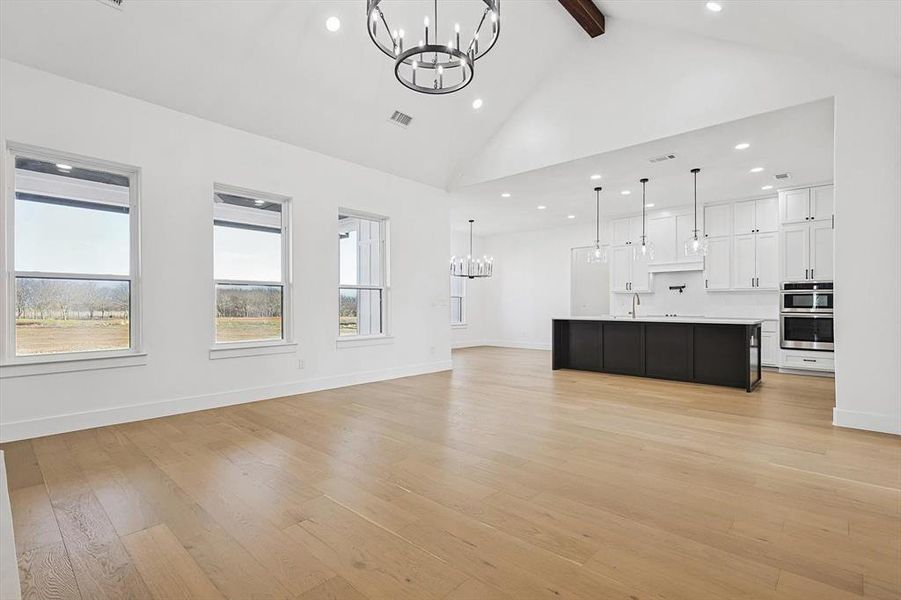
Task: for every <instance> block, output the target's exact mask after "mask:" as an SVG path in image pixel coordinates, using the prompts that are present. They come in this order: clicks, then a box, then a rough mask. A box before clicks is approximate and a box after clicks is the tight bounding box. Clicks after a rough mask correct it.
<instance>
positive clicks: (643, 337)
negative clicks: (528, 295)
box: [552, 319, 761, 392]
mask: <svg viewBox="0 0 901 600" xmlns="http://www.w3.org/2000/svg"><path fill="white" fill-rule="evenodd" d="M552 364H553V368H554V369H576V370H580V371H598V372H602V373H616V374H620V375H637V376H640V377H653V378H657V379H672V380H676V381H691V382H695V383H709V384H714V385H724V386H730V387H738V388H744V389H746V390H747V391H749V392H750V391H751V390H753V389H754V388H755V387H756V386H757V384H758V383H759V382H760V376H761V373H760V323H745V324H732V323H729V324H723V323H704V322H696V323H695V322H692V323H684V322H679V323H672V322H665V321H663V322H661V321H642V320H634V321H630V320H626V319H621V320H619V319H618V320H612V319H610V320H605V319H598V320H590V319H554V321H553V357H552Z"/></svg>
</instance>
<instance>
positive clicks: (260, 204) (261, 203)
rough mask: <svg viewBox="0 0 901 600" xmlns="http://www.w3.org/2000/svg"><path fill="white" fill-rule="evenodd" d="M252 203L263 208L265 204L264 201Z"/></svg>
mask: <svg viewBox="0 0 901 600" xmlns="http://www.w3.org/2000/svg"><path fill="white" fill-rule="evenodd" d="M253 203H254V204H256V205H257V206H263V205H264V204H266V201H265V200H254V201H253Z"/></svg>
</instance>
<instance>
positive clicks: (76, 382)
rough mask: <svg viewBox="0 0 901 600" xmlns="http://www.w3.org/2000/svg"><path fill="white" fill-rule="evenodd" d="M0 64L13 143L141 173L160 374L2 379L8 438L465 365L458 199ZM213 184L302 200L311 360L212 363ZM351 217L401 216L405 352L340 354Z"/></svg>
mask: <svg viewBox="0 0 901 600" xmlns="http://www.w3.org/2000/svg"><path fill="white" fill-rule="evenodd" d="M0 67H2V68H0V108H2V112H0V139H2V140H3V141H4V144H5V143H6V141H16V142H20V143H28V144H33V145H38V146H43V147H46V148H51V149H56V150H62V151H68V152H73V153H78V154H81V155H85V156H89V157H96V158H101V159H106V160H111V161H116V162H120V163H125V164H130V165H135V166H138V167H140V168H141V169H142V189H141V194H142V195H141V202H142V206H141V210H142V221H143V284H144V315H143V318H144V332H145V333H144V337H145V345H146V350H147V352H148V355H149V356H148V362H147V364H146V365H145V366H138V367H127V368H118V369H106V370H99V371H90V372H78V373H65V374H54V375H41V376H31V377H17V378H8V379H2V380H0V398H2V402H0V438H2V439H3V440H9V439H17V438H21V437H31V436H34V435H42V434H47V433H51V432H56V431H62V430H66V429H71V428H78V427H90V426H96V425H101V424H106V423H111V422H120V421H124V420H130V419H139V418H148V417H152V416H158V415H161V414H168V413H175V412H183V411H188V410H196V409H198V408H204V407H208V406H216V405H221V404H227V403H234V402H244V401H251V400H259V399H262V398H267V397H275V396H280V395H288V394H293V393H299V392H303V391H307V390H311V389H319V388H324V387H333V386H337V385H344V384H347V383H355V382H359V381H367V380H374V379H379V378H385V377H391V376H401V375H406V374H412V373H420V372H429V371H435V370H441V369H447V368H450V328H449V325H448V323H449V319H448V278H447V259H448V257H447V249H448V247H449V246H450V239H449V231H448V218H449V217H448V204H447V195H446V194H445V193H444V192H443V191H441V190H437V189H435V188H431V187H428V186H425V185H421V184H418V183H413V182H411V181H408V180H404V179H400V178H398V177H394V176H390V175H386V174H384V173H381V172H378V171H374V170H371V169H367V168H363V167H360V166H357V165H354V164H351V163H347V162H344V161H340V160H336V159H333V158H329V157H326V156H323V155H320V154H316V153H314V152H310V151H307V150H303V149H300V148H297V147H294V146H290V145H288V144H284V143H281V142H276V141H273V140H269V139H266V138H262V137H259V136H255V135H251V134H248V133H245V132H242V131H238V130H235V129H231V128H228V127H224V126H221V125H217V124H214V123H211V122H208V121H204V120H201V119H198V118H195V117H191V116H187V115H184V114H181V113H177V112H174V111H171V110H168V109H164V108H161V107H159V106H156V105H152V104H149V103H146V102H143V101H139V100H135V99H132V98H128V97H125V96H121V95H118V94H115V93H112V92H108V91H104V90H101V89H98V88H94V87H91V86H88V85H85V84H81V83H77V82H73V81H70V80H66V79H62V78H60V77H57V76H54V75H50V74H48V73H44V72H41V71H36V70H33V69H30V68H26V67H23V66H20V65H17V64H15V63H11V62H8V61H3V62H2V63H0ZM213 182H220V183H227V184H231V185H236V186H241V187H245V188H250V189H256V190H261V191H266V192H273V193H278V194H284V195H288V196H291V197H292V198H293V201H294V212H293V217H294V222H293V227H294V291H295V295H294V306H293V307H292V308H293V309H294V314H295V324H296V329H295V331H296V338H297V340H298V341H299V342H300V350H299V352H298V353H297V354H284V355H274V356H256V357H247V358H232V359H224V360H210V359H209V354H208V350H209V348H210V346H211V325H210V323H211V319H212V314H211V305H212V287H211V286H212V247H213V245H212V243H213V242H212V207H213V203H212V185H213ZM4 189H5V188H4ZM339 206H340V207H347V208H355V209H359V210H364V211H369V212H373V213H378V214H384V215H387V216H389V217H390V218H391V240H390V243H391V247H390V261H391V263H390V271H391V305H390V306H391V322H392V331H391V333H392V334H393V336H394V340H393V343H391V344H388V345H380V346H371V347H359V348H342V349H337V348H336V344H335V337H336V319H337V304H338V294H337V289H336V282H337V278H338V274H337V269H338V258H337V247H338V246H337V237H336V235H335V231H336V229H335V227H336V220H337V211H338V207H339ZM176 291H177V293H176ZM3 301H4V302H5V297H4V300H3ZM2 308H3V311H4V314H5V311H6V307H5V306H4V307H2ZM301 358H302V359H303V360H304V361H305V367H304V368H303V369H302V370H301V369H300V368H299V359H301Z"/></svg>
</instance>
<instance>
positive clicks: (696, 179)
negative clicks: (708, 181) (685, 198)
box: [691, 168, 701, 239]
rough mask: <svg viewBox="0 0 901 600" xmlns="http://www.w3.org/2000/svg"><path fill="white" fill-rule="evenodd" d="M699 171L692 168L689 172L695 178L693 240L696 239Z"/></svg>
mask: <svg viewBox="0 0 901 600" xmlns="http://www.w3.org/2000/svg"><path fill="white" fill-rule="evenodd" d="M700 171H701V169H698V168H694V169H692V170H691V172H692V174H693V175H694V176H695V228H694V232H693V233H694V235H695V239H698V173H699V172H700Z"/></svg>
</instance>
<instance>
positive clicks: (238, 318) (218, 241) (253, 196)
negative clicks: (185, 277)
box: [213, 186, 290, 344]
mask: <svg viewBox="0 0 901 600" xmlns="http://www.w3.org/2000/svg"><path fill="white" fill-rule="evenodd" d="M287 209H288V199H287V198H283V197H277V196H272V195H269V194H260V193H256V192H247V191H244V190H237V189H232V188H226V187H225V186H216V188H215V190H214V193H213V277H214V279H215V295H216V325H215V330H216V331H215V340H216V343H217V344H229V343H244V344H252V343H254V342H266V343H271V342H278V341H285V340H288V339H290V336H288V335H286V331H287V327H286V324H287V314H286V313H287V307H288V306H290V302H289V301H288V294H289V291H290V290H289V286H288V273H289V269H288V264H287V263H288V257H289V256H290V253H289V251H288V247H289V246H288V235H287V228H286V227H287V225H286V224H287V223H289V222H290V221H289V219H288V218H287V215H286V212H287Z"/></svg>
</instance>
